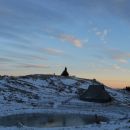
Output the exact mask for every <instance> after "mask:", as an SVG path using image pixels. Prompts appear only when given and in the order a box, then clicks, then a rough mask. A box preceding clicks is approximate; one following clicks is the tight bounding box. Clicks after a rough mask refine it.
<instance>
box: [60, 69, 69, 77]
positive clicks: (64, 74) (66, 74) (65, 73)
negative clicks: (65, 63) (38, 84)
mask: <svg viewBox="0 0 130 130" xmlns="http://www.w3.org/2000/svg"><path fill="white" fill-rule="evenodd" d="M61 76H69V73H68V72H67V68H66V67H65V70H64V71H63V72H62V74H61Z"/></svg>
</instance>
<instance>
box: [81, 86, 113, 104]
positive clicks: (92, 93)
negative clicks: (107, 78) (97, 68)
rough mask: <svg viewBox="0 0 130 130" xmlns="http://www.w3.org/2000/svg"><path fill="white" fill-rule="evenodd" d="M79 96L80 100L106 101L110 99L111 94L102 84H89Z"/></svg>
mask: <svg viewBox="0 0 130 130" xmlns="http://www.w3.org/2000/svg"><path fill="white" fill-rule="evenodd" d="M79 97H80V100H83V101H88V102H97V103H106V102H110V101H111V100H112V98H111V96H110V95H109V94H108V92H107V91H106V90H105V87H104V85H90V86H89V88H88V89H87V90H86V91H85V92H84V93H83V94H80V95H79Z"/></svg>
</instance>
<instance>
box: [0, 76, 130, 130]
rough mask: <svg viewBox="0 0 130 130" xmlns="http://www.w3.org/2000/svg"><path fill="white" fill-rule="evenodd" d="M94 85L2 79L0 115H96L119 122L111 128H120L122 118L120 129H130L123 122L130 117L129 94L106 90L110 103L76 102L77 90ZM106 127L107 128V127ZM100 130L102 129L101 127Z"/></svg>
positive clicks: (28, 78) (44, 78) (72, 80)
mask: <svg viewBox="0 0 130 130" xmlns="http://www.w3.org/2000/svg"><path fill="white" fill-rule="evenodd" d="M93 83H94V84H101V83H100V82H97V81H95V80H90V79H81V78H77V77H61V76H55V75H28V76H21V77H10V76H1V77H0V108H1V111H0V116H7V115H12V114H19V113H34V112H35V113H36V112H37V113H38V112H39V113H41V112H42V113H69V114H70V113H71V114H74V113H75V114H84V115H87V114H98V115H103V116H105V117H108V118H109V119H110V120H111V121H113V122H114V124H116V123H118V125H117V124H116V126H113V128H114V127H115V129H116V127H117V128H118V127H119V128H121V127H120V123H123V122H119V120H120V119H123V118H124V120H123V121H124V122H125V123H124V124H125V125H126V126H123V127H122V129H123V128H126V129H127V128H128V127H129V126H130V123H126V122H128V118H129V117H130V112H129V107H130V93H128V92H126V91H125V90H117V89H112V88H109V87H106V88H105V89H106V91H107V92H108V93H109V94H110V95H111V96H112V97H113V99H114V100H113V101H112V102H111V103H105V104H100V103H90V102H84V101H81V100H79V97H78V90H79V89H81V88H82V89H88V87H89V85H92V84H93ZM115 121H116V123H115ZM124 124H122V125H124ZM105 125H106V127H107V125H108V126H109V125H110V124H105ZM111 125H113V124H111ZM83 127H85V126H83ZM87 127H91V128H92V127H94V126H87ZM87 127H85V129H86V128H87ZM102 127H103V128H104V127H105V126H104V124H103V125H102ZM81 128H82V127H80V128H79V129H81ZM94 128H95V127H94ZM96 128H98V126H96ZM2 129H3V128H2ZM6 129H7V128H6ZM9 129H11V128H9ZM28 129H29V128H28ZM37 129H38V128H37ZM39 129H40V128H39ZM51 129H52V128H51ZM60 129H61V128H60ZM70 129H71V128H70ZM75 129H78V128H75Z"/></svg>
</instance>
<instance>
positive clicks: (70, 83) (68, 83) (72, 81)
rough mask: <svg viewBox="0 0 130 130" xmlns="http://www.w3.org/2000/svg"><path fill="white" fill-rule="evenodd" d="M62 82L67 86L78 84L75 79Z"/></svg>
mask: <svg viewBox="0 0 130 130" xmlns="http://www.w3.org/2000/svg"><path fill="white" fill-rule="evenodd" d="M61 81H62V83H63V84H65V85H73V84H75V83H76V82H77V81H76V80H73V79H61Z"/></svg>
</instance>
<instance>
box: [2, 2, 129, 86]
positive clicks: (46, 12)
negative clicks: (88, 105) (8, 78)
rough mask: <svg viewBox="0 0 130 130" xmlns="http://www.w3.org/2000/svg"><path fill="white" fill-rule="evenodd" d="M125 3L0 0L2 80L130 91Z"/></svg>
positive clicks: (127, 19) (127, 21)
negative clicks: (38, 77)
mask: <svg viewBox="0 0 130 130" xmlns="http://www.w3.org/2000/svg"><path fill="white" fill-rule="evenodd" d="M129 7H130V1H129V0H109V1H108V0H19V1H18V0H0V68H1V69H0V74H1V75H25V74H34V73H51V74H52V73H56V74H60V73H61V71H62V70H63V69H64V67H65V66H67V67H68V70H69V72H70V74H71V75H76V76H79V77H84V78H96V79H98V80H100V81H102V82H104V83H105V84H107V85H110V86H112V87H124V86H126V85H130V79H129V77H130V67H129V66H130V36H129V35H130V8H129Z"/></svg>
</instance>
